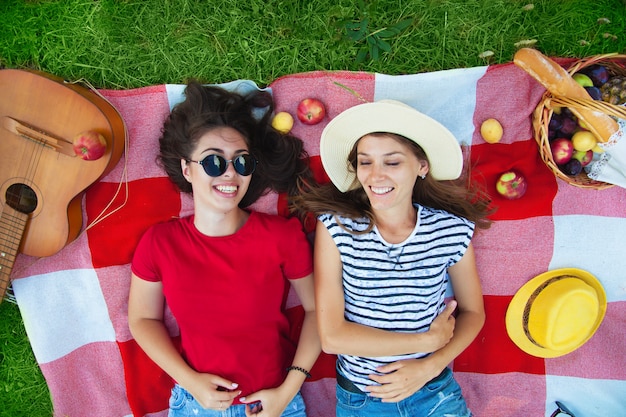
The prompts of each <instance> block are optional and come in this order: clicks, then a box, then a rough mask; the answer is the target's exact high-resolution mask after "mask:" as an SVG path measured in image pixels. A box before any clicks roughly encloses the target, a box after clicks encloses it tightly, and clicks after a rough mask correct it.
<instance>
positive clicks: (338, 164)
mask: <svg viewBox="0 0 626 417" xmlns="http://www.w3.org/2000/svg"><path fill="white" fill-rule="evenodd" d="M375 132H386V133H395V134H397V135H401V136H404V137H406V138H407V139H410V140H412V141H413V142H415V143H417V144H418V145H420V146H421V148H422V149H423V150H424V152H425V153H426V156H427V157H428V162H429V163H430V169H429V175H432V177H433V178H434V179H436V180H453V179H457V178H458V177H459V175H461V170H462V168H463V154H462V152H461V146H460V145H459V143H458V141H457V140H456V138H455V137H454V135H453V134H452V133H451V132H450V131H449V130H448V129H447V128H446V127H445V126H443V125H442V124H441V123H439V122H438V121H436V120H435V119H433V118H431V117H429V116H426V115H425V114H423V113H420V112H419V111H417V110H415V109H414V108H413V107H411V106H409V105H407V104H404V103H402V102H400V101H396V100H380V101H376V102H373V103H365V104H359V105H356V106H353V107H350V108H349V109H347V110H344V111H343V112H342V113H339V114H338V115H337V116H335V117H334V118H333V119H332V120H331V121H330V122H329V123H328V124H327V125H326V127H325V128H324V131H323V132H322V136H321V139H320V157H321V159H322V165H323V166H324V170H325V171H326V173H327V174H328V176H329V177H330V179H331V181H332V182H333V184H335V186H336V187H337V188H338V189H339V191H341V192H346V191H348V190H352V189H354V188H357V187H358V184H357V181H356V174H355V173H354V170H352V169H349V167H348V165H349V162H348V155H349V154H350V151H351V150H352V148H353V147H354V144H355V143H356V141H358V140H359V139H360V138H362V137H363V136H365V135H367V134H368V133H375Z"/></svg>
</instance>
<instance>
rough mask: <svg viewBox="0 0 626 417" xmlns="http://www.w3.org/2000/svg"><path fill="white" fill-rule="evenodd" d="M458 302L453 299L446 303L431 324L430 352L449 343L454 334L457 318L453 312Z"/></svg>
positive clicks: (429, 331)
mask: <svg viewBox="0 0 626 417" xmlns="http://www.w3.org/2000/svg"><path fill="white" fill-rule="evenodd" d="M456 306H457V302H456V301H455V300H452V301H450V302H449V303H448V305H446V308H445V309H444V310H443V311H442V312H441V314H439V315H438V316H437V317H436V318H435V320H433V322H432V323H431V324H430V329H429V330H428V332H427V334H428V335H429V336H430V339H431V340H432V346H431V349H429V350H428V352H434V351H436V350H439V349H441V348H442V347H444V346H445V345H447V344H448V342H449V341H450V339H452V336H453V335H454V326H455V324H456V320H455V318H454V316H453V315H452V313H454V310H455V309H456Z"/></svg>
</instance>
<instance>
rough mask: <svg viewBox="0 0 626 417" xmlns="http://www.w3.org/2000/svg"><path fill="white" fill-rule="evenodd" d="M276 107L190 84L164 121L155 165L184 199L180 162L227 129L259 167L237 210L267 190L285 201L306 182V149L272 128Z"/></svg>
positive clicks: (252, 96) (257, 96)
mask: <svg viewBox="0 0 626 417" xmlns="http://www.w3.org/2000/svg"><path fill="white" fill-rule="evenodd" d="M273 110H274V103H273V100H272V96H271V95H270V93H268V92H266V91H260V90H254V91H252V92H251V93H249V94H246V95H242V94H239V93H237V92H233V91H228V90H225V89H223V88H220V87H215V86H206V85H202V84H200V83H199V82H197V81H195V80H192V81H190V82H189V83H188V85H187V87H186V89H185V100H184V101H183V102H181V103H179V104H177V105H176V106H175V107H174V109H173V110H172V112H171V113H170V115H169V116H168V118H167V120H166V121H165V124H164V126H163V130H162V136H161V138H160V139H159V145H160V152H159V155H158V163H159V164H160V165H161V166H162V167H163V168H164V169H165V171H166V172H167V174H168V176H169V177H170V179H171V180H172V182H174V184H176V186H178V188H179V189H180V190H181V191H182V192H185V193H191V192H192V189H191V184H189V182H187V180H186V179H185V177H184V176H183V173H182V170H181V166H180V160H181V159H190V157H191V154H192V153H193V151H194V149H195V147H196V146H197V144H198V140H199V139H200V138H201V137H202V136H203V135H204V134H205V133H206V132H208V131H210V130H212V129H215V128H217V127H222V126H227V127H231V128H233V129H235V130H237V131H238V132H239V133H241V134H242V135H243V137H244V138H245V140H246V143H247V145H248V150H249V152H250V153H251V154H252V155H253V156H254V157H255V158H256V159H257V161H258V164H257V168H256V170H255V172H254V173H253V174H252V178H251V181H250V186H249V188H248V191H247V192H246V195H245V196H244V197H243V199H242V201H241V203H240V204H239V206H240V207H247V206H249V205H250V204H252V203H254V202H255V201H256V200H257V199H258V198H259V197H261V196H262V195H263V194H264V193H266V192H267V191H269V190H273V191H276V192H278V193H282V192H287V193H288V194H289V195H291V194H294V193H296V192H297V190H298V186H297V183H298V182H299V181H310V178H312V175H311V173H310V170H309V166H308V163H307V161H306V158H307V154H306V151H305V150H304V144H303V143H302V141H301V140H300V139H298V138H296V137H293V136H290V135H284V134H281V133H279V132H278V131H276V130H275V129H274V128H272V126H271V118H272V115H273Z"/></svg>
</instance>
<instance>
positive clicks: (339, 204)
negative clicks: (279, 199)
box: [292, 132, 493, 231]
mask: <svg viewBox="0 0 626 417" xmlns="http://www.w3.org/2000/svg"><path fill="white" fill-rule="evenodd" d="M370 135H377V136H380V135H384V136H389V137H391V138H393V139H395V140H397V141H399V142H400V143H403V144H405V145H407V146H408V147H409V148H410V149H411V150H412V151H413V153H414V154H415V156H416V157H417V159H418V160H420V161H427V162H428V157H427V156H426V153H425V152H424V150H423V149H422V148H421V147H420V146H419V145H418V144H417V143H415V142H413V141H412V140H410V139H407V138H405V137H404V136H400V135H397V134H393V133H386V132H375V133H370ZM358 143H359V141H357V142H356V143H355V144H354V147H353V148H352V150H351V151H350V154H349V155H348V162H349V169H351V170H354V172H356V166H357V145H358ZM464 166H468V164H464ZM413 202H414V203H418V204H420V205H422V206H427V207H431V208H434V209H440V210H445V211H447V212H449V213H452V214H455V215H457V216H460V217H464V218H466V219H467V220H470V221H472V222H474V223H475V224H476V227H477V228H479V229H487V228H489V226H490V225H491V220H489V219H488V218H487V216H488V215H489V214H491V213H492V212H493V209H492V208H490V203H491V199H490V197H489V195H488V194H487V193H486V192H485V191H484V190H483V189H482V188H480V187H478V186H477V185H476V184H474V183H472V182H470V180H469V171H468V170H465V171H464V172H463V173H462V175H461V177H459V179H457V180H454V181H437V180H435V179H433V178H432V176H430V175H427V176H426V177H425V178H424V179H421V178H418V179H417V181H415V185H414V187H413ZM292 209H293V210H294V211H296V212H299V213H302V212H312V213H314V214H316V215H319V214H322V213H332V214H338V215H342V216H345V217H349V218H352V219H355V218H363V217H366V218H368V219H369V220H370V222H369V223H370V226H369V228H368V230H366V231H369V230H371V228H372V227H374V224H375V219H374V213H373V212H372V209H371V206H370V202H369V199H368V198H367V194H365V190H363V187H358V188H356V189H353V190H349V191H346V192H345V193H342V192H341V191H339V190H338V189H337V187H335V186H334V184H332V183H328V184H324V185H311V183H301V185H300V195H299V196H297V197H296V198H294V199H293V204H292ZM301 215H302V214H301Z"/></svg>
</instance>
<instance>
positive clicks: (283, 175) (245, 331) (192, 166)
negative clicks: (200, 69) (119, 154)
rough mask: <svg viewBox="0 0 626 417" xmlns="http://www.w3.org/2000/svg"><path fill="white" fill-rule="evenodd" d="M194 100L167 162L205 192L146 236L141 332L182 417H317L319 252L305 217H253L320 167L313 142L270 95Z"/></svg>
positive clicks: (212, 92)
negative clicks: (313, 161)
mask: <svg viewBox="0 0 626 417" xmlns="http://www.w3.org/2000/svg"><path fill="white" fill-rule="evenodd" d="M185 94H186V98H185V101H183V102H182V103H180V104H178V105H177V106H176V107H175V108H174V109H173V111H172V113H171V115H170V116H169V118H168V119H167V121H166V123H165V126H164V129H163V135H162V137H161V138H160V153H159V162H160V163H161V165H162V166H163V168H164V169H165V171H166V172H167V174H168V175H169V177H170V178H171V179H172V181H173V182H174V183H175V184H176V185H177V186H178V187H179V188H180V190H181V191H182V192H185V193H190V194H191V195H192V196H193V204H194V214H193V215H191V216H188V217H183V218H177V219H172V220H171V221H168V222H165V223H162V224H157V225H154V226H152V227H151V228H150V229H149V230H148V231H147V232H146V233H145V235H144V236H143V237H142V239H141V241H140V243H139V245H138V247H137V250H136V252H135V255H134V259H133V262H132V281H131V289H130V299H129V310H128V311H129V313H128V315H129V325H130V329H131V332H132V334H133V337H134V338H135V340H136V341H137V343H138V344H139V345H140V346H141V347H142V348H143V350H144V351H145V352H146V354H147V355H148V356H150V358H152V359H153V360H154V362H155V363H156V364H158V365H159V366H160V367H161V368H162V369H163V370H164V371H165V372H166V373H168V374H169V375H170V376H171V377H172V378H173V379H174V380H175V382H176V385H175V386H174V388H173V390H172V395H171V397H170V410H169V416H171V417H179V416H188V415H189V416H218V415H226V414H222V413H223V412H224V411H225V410H227V409H228V414H227V415H228V416H246V415H250V414H257V415H258V416H259V417H262V416H272V417H278V416H281V415H282V416H287V415H289V416H305V415H306V414H305V410H304V402H303V400H302V397H301V395H300V394H299V390H300V387H301V385H302V383H303V382H304V380H305V378H306V377H307V376H308V375H309V370H310V369H311V367H312V366H313V364H314V362H315V360H316V359H317V357H318V355H319V353H320V343H319V338H318V335H317V331H316V321H315V307H314V306H315V301H314V290H313V280H312V254H311V247H310V245H309V242H308V240H307V238H306V236H305V234H304V232H303V230H302V227H301V224H300V222H299V221H298V220H297V219H295V218H292V219H287V218H284V217H280V216H277V215H269V214H264V213H260V212H255V211H250V210H246V207H247V206H249V205H250V204H252V203H253V202H255V201H256V200H257V199H258V198H259V197H260V196H261V195H262V194H263V193H264V192H266V191H267V190H268V189H273V190H274V191H277V192H287V193H293V192H295V190H296V188H297V185H296V181H297V180H298V179H299V178H301V177H302V176H308V172H309V171H308V169H307V165H306V163H305V161H304V160H303V157H304V156H306V155H305V152H304V150H303V145H302V142H301V141H300V140H298V139H296V138H294V137H291V136H286V135H282V134H280V133H278V132H277V131H275V130H274V129H272V128H271V127H270V118H271V113H272V108H273V105H272V103H271V97H270V96H269V94H268V93H266V92H260V91H255V92H253V93H251V94H248V95H241V94H238V93H235V92H230V91H226V90H224V89H222V88H219V87H209V86H202V85H200V84H198V83H196V82H191V83H190V84H189V85H188V86H187V89H186V91H185ZM259 108H263V109H264V110H265V113H264V115H259V111H260V110H259ZM155 198H158V196H155ZM289 284H291V286H293V288H294V289H295V292H296V293H297V295H298V297H299V299H300V302H301V303H302V307H303V309H304V321H303V324H302V329H301V331H300V334H299V343H297V344H295V343H294V342H293V341H292V338H291V337H290V334H291V330H290V323H289V321H288V319H287V317H286V315H285V303H286V301H287V294H288V291H289ZM166 305H167V308H169V310H171V312H172V314H173V316H174V318H175V319H176V323H177V325H178V328H179V330H180V338H181V346H180V349H178V348H177V347H176V346H175V344H174V343H173V342H172V339H171V336H170V332H169V331H168V328H169V327H168V326H166V314H165V311H166Z"/></svg>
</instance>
